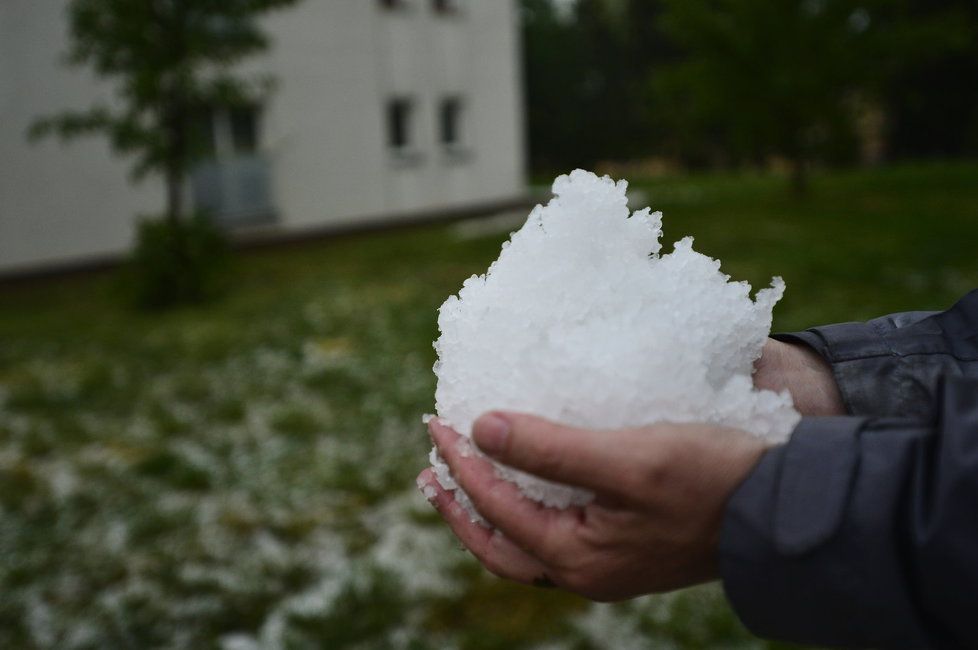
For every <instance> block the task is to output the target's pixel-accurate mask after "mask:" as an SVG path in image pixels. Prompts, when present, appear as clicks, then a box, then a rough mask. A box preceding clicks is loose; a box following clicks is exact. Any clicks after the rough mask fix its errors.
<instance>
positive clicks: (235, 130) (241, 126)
mask: <svg viewBox="0 0 978 650" xmlns="http://www.w3.org/2000/svg"><path fill="white" fill-rule="evenodd" d="M228 121H229V122H230V126H231V145H232V147H233V148H234V153H236V154H251V153H255V152H256V151H257V150H258V108H257V107H255V106H239V107H237V108H232V109H231V110H229V111H228Z"/></svg>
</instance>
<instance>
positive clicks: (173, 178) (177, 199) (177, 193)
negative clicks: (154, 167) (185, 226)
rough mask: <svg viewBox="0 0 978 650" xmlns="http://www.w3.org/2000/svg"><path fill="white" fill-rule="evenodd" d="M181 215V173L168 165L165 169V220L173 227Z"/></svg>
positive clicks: (177, 167)
mask: <svg viewBox="0 0 978 650" xmlns="http://www.w3.org/2000/svg"><path fill="white" fill-rule="evenodd" d="M182 214H183V171H182V170H181V169H180V167H179V165H177V164H175V163H172V162H171V163H170V164H169V165H167V169H166V219H167V221H169V222H170V224H172V225H173V226H174V227H176V226H177V224H178V222H179V221H180V217H181V216H182Z"/></svg>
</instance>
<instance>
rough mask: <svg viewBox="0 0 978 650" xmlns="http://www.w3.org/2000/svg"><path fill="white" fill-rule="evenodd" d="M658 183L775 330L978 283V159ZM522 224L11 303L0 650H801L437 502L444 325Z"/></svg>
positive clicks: (9, 293)
mask: <svg viewBox="0 0 978 650" xmlns="http://www.w3.org/2000/svg"><path fill="white" fill-rule="evenodd" d="M634 187H635V188H636V189H641V190H642V191H643V192H644V193H645V196H646V198H647V200H648V201H649V202H650V203H651V205H652V206H653V207H655V208H656V209H661V210H663V211H664V213H665V230H666V241H667V242H671V241H672V240H674V239H676V238H678V237H679V236H681V235H684V234H692V235H695V236H696V238H697V249H698V250H701V251H702V252H705V253H707V254H710V255H713V256H716V257H719V258H721V259H722V260H723V262H724V270H725V271H726V272H727V273H730V274H731V275H732V276H733V277H734V278H736V279H746V280H750V281H751V282H752V283H754V285H755V286H760V285H765V284H766V283H767V282H768V280H769V278H770V276H771V275H775V274H779V275H782V276H784V278H785V280H786V282H787V285H788V291H787V294H786V297H785V299H784V301H783V303H782V304H780V305H779V306H778V308H777V309H776V311H775V315H776V322H775V327H776V328H777V329H782V330H790V329H795V328H802V327H805V326H807V325H812V324H818V323H826V322H834V321H840V320H854V319H864V318H868V317H872V316H876V315H879V314H883V313H887V312H891V311H896V310H906V309H938V308H943V307H946V306H948V305H949V304H951V303H952V302H953V301H954V300H955V299H956V298H957V297H959V296H960V295H962V294H963V293H965V292H966V291H968V290H969V289H971V288H973V287H975V286H978V259H976V257H975V254H974V250H975V248H974V242H975V241H978V237H976V236H978V165H974V164H955V165H948V164H941V165H937V164H935V165H929V166H913V167H896V168H888V169H880V170H870V171H858V172H840V173H832V174H820V175H817V176H816V177H815V178H814V183H813V188H812V193H811V195H810V196H809V197H807V198H804V199H797V198H793V197H791V196H790V195H789V194H788V193H787V191H786V183H785V181H784V179H780V178H773V177H768V176H693V177H685V178H671V179H657V180H655V181H649V182H638V183H635V184H634ZM79 227H84V225H83V224H79ZM506 227H507V224H506V223H505V222H504V220H497V221H495V222H492V221H490V222H481V223H471V222H469V223H462V224H453V225H439V226H428V227H419V228H414V229H410V230H397V231H392V232H389V233H384V234H371V235H363V236H347V237H341V238H336V239H333V240H328V241H321V242H310V243H307V244H303V245H296V246H292V247H289V248H279V249H275V250H266V251H253V252H248V253H243V254H241V255H240V256H239V257H238V259H237V262H236V274H235V279H234V283H233V288H232V290H231V292H230V294H229V295H228V297H227V298H226V299H224V300H223V301H221V302H219V303H218V304H215V305H212V306H208V307H205V308H195V309H186V310H181V311H177V312H169V313H164V314H139V313H136V312H134V311H132V310H130V309H128V308H126V307H124V306H123V304H122V303H121V302H120V301H119V299H118V297H117V290H116V282H115V280H114V276H113V275H112V274H111V273H106V274H96V275H89V276H84V277H72V278H64V279H59V280H51V281H45V282H35V283H31V284H28V285H21V286H6V287H0V508H2V510H0V557H2V558H3V562H2V563H0V594H2V597H0V646H2V647H17V648H123V647H125V648H132V647H136V648H143V647H167V648H224V649H226V650H246V649H248V650H250V649H253V648H266V647H267V648H306V647H308V648H347V647H351V648H352V647H359V648H374V647H376V648H389V647H390V648H397V647H403V648H415V649H419V650H420V649H422V648H438V649H441V648H451V647H458V648H465V649H473V650H475V649H480V650H481V649H494V648H499V649H502V648H506V649H510V648H539V649H543V648H547V649H554V650H556V649H558V648H573V649H576V650H584V649H587V648H595V649H597V648H616V649H628V648H646V647H654V648H669V647H675V648H714V647H745V648H746V647H777V646H775V645H773V644H766V643H764V642H761V641H759V640H756V639H754V638H753V637H751V635H750V634H749V633H748V632H747V631H746V630H744V629H743V628H742V627H741V626H740V624H739V623H738V622H737V620H736V618H735V617H734V616H733V614H732V613H731V611H730V610H729V608H728V607H727V605H726V604H725V603H724V600H723V598H722V595H721V592H720V590H719V588H718V587H716V586H706V587H701V588H697V589H692V590H688V591H685V592H680V593H679V594H675V595H670V596H664V597H651V598H646V599H640V600H638V601H634V602H631V603H626V604H622V605H592V604H589V603H587V602H585V601H583V600H581V599H578V598H576V597H573V596H569V595H564V594H561V593H558V592H554V591H547V590H538V589H533V588H526V587H520V586H516V585H511V584H507V583H504V582H501V581H499V580H496V579H495V578H492V577H490V576H487V575H486V574H485V573H483V572H482V571H481V570H480V569H479V568H478V566H477V565H476V564H475V562H474V561H473V560H472V559H471V558H470V556H468V555H467V554H465V553H463V552H462V551H461V550H460V549H459V548H458V546H457V545H456V544H455V543H454V542H453V540H452V538H451V537H450V535H449V534H448V533H447V532H446V530H445V529H444V528H443V527H442V526H440V525H439V523H438V521H437V519H436V517H435V515H434V514H433V512H432V511H431V510H430V508H428V506H427V504H426V503H425V502H424V501H423V499H421V498H420V496H419V495H418V494H417V493H416V490H415V487H414V476H415V475H416V473H417V472H418V471H419V470H420V469H421V468H422V467H423V466H424V464H425V456H426V452H427V449H428V446H429V445H428V442H427V439H426V436H425V433H424V429H423V427H422V425H421V415H422V414H423V413H425V412H427V411H430V410H431V409H432V402H433V391H434V377H433V375H432V373H431V365H432V363H433V361H434V353H433V350H432V348H431V341H432V340H433V339H434V338H435V336H436V333H437V331H436V325H435V311H436V309H437V307H438V305H439V304H440V303H441V301H442V300H444V299H445V297H447V296H448V295H449V294H450V293H453V292H454V291H456V290H457V289H458V287H459V286H460V285H461V282H462V280H463V279H464V278H466V277H468V276H469V275H471V274H473V273H479V272H482V271H483V270H484V269H485V267H486V266H487V265H488V263H489V262H490V261H491V260H492V259H493V258H494V257H495V256H496V254H497V253H498V250H499V245H500V243H501V242H502V241H503V239H505V236H506ZM666 248H667V249H668V248H669V246H668V245H667V247H666Z"/></svg>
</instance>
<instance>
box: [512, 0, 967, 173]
mask: <svg viewBox="0 0 978 650" xmlns="http://www.w3.org/2000/svg"><path fill="white" fill-rule="evenodd" d="M522 7H523V18H524V42H525V64H526V84H527V102H528V109H529V112H528V116H529V118H528V119H529V133H530V151H531V161H532V166H533V167H534V168H535V169H536V170H539V171H547V172H549V171H556V170H560V169H566V168H568V167H572V166H593V165H594V164H595V163H596V162H598V161H602V160H621V159H634V158H645V157H651V156H661V157H667V158H669V159H672V160H675V161H678V162H680V163H682V164H685V165H686V166H717V165H730V166H733V165H742V164H752V163H763V162H764V161H766V160H767V159H769V158H770V157H771V156H778V157H780V158H782V159H784V160H786V161H788V162H789V163H790V165H791V169H792V176H793V178H794V182H795V184H796V185H797V186H798V187H801V186H803V184H804V182H805V170H806V168H807V166H808V165H809V164H810V163H812V162H826V163H844V162H852V161H854V160H857V159H858V158H859V154H860V142H861V139H864V138H865V130H866V129H867V128H868V127H867V123H868V122H869V121H871V120H869V118H870V117H873V116H875V117H876V118H878V119H876V126H875V127H874V128H875V129H876V130H877V131H879V137H880V139H881V141H882V143H883V154H884V155H885V156H886V157H887V158H890V159H895V158H907V157H926V156H968V155H975V154H978V84H976V83H975V80H976V79H978V39H976V37H975V27H976V26H978V3H976V2H974V0H937V1H935V0H864V1H862V2H860V1H855V0H779V1H777V2H771V1H770V0H579V1H578V2H577V3H576V4H574V5H573V8H572V9H571V10H570V12H569V13H566V12H560V11H558V10H557V8H556V7H555V6H554V5H553V3H551V2H550V0H522ZM861 131H862V132H861Z"/></svg>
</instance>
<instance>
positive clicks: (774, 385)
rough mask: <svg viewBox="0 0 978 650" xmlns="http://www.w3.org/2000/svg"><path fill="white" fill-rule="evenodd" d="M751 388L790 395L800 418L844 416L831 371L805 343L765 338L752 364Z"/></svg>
mask: <svg viewBox="0 0 978 650" xmlns="http://www.w3.org/2000/svg"><path fill="white" fill-rule="evenodd" d="M754 386H755V387H757V388H766V389H768V390H773V391H777V392H780V391H782V390H786V389H787V391H788V392H789V393H791V398H792V400H793V401H794V403H795V408H796V409H798V412H799V413H801V414H802V415H845V414H846V408H845V405H844V404H843V402H842V395H841V394H840V393H839V387H838V385H837V384H836V382H835V377H833V375H832V369H831V368H830V367H829V364H827V363H826V362H825V360H824V359H822V357H820V356H819V355H818V354H817V353H816V352H815V351H814V350H812V349H811V348H809V347H808V346H807V345H804V344H792V343H783V342H781V341H776V340H774V339H768V340H767V343H765V344H764V349H763V350H762V352H761V358H760V359H758V360H757V361H756V362H755V364H754Z"/></svg>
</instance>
